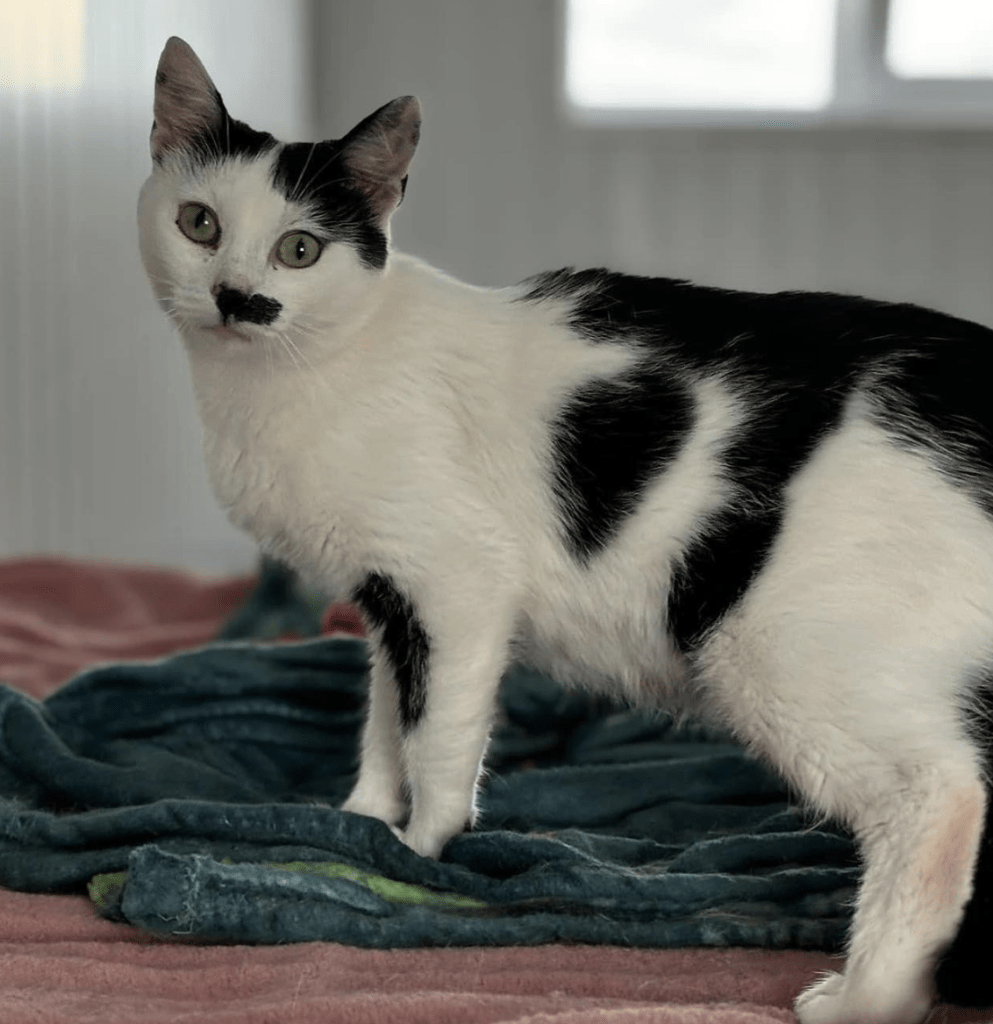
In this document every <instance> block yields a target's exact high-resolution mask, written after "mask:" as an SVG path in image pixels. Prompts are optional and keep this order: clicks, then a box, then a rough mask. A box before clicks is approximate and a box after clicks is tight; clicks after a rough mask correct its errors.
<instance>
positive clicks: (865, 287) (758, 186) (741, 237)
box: [0, 0, 993, 569]
mask: <svg viewBox="0 0 993 1024" xmlns="http://www.w3.org/2000/svg"><path fill="white" fill-rule="evenodd" d="M0 2H3V3H14V2H21V0H0ZM24 2H25V3H32V2H34V0H24ZM311 15H313V17H314V18H315V19H316V20H315V21H314V22H311V18H310V16H311ZM558 17H559V3H558V2H557V0H313V2H312V3H308V2H307V0H268V2H267V0H90V2H89V5H88V27H89V32H88V37H87V43H86V46H87V69H88V78H87V81H86V83H85V84H84V86H83V88H82V89H81V90H80V91H79V92H77V93H74V94H66V95H34V96H25V95H12V94H10V93H5V92H0V556H5V555H10V554H15V553H19V552H27V551H36V550H54V551H63V552H68V553H73V554H93V555H100V556H111V557H115V558H121V559H127V560H132V561H142V562H150V561H151V562H161V563H170V564H179V565H191V566H194V567H198V568H203V569H227V568H234V567H240V566H243V565H247V564H249V563H250V561H251V559H252V556H253V551H252V547H251V545H250V544H249V543H248V542H247V541H245V540H243V539H242V538H241V537H240V536H239V535H238V534H236V533H235V531H233V530H232V529H231V528H230V527H228V526H227V525H226V524H225V523H224V521H223V519H222V517H221V515H220V513H219V512H218V511H217V510H216V508H215V506H214V502H213V499H212V497H211V496H210V494H209V492H208V488H207V484H206V481H205V477H204V471H203V467H202V460H201V456H200V451H199V434H198V427H197V423H196V416H195V412H194V409H193V404H192V400H191V396H190V389H189V383H188V380H187V372H186V367H185V362H184V358H183V356H182V353H181V351H180V348H179V344H178V342H177V341H176V340H175V339H174V338H173V337H172V336H171V335H170V332H169V329H168V327H167V325H166V324H165V322H164V318H163V317H162V315H161V314H160V313H159V311H158V310H157V309H156V308H155V306H154V305H153V303H152V301H151V299H150V297H149V294H148V289H147V285H146V283H145V281H144V277H143V275H142V271H141V268H140V265H139V261H138V255H137V246H136V238H135V227H134V203H135V197H136V195H137V191H138V189H139V187H140V184H141V182H142V180H143V179H144V177H145V175H146V173H147V168H148V156H147V144H146V139H147V135H148V129H149V125H150V116H151V98H152V75H153V72H154V67H155V62H156V59H157V56H158V53H159V50H160V49H161V46H162V43H163V42H164V40H165V38H166V36H168V35H170V34H172V33H177V34H179V35H183V36H184V37H185V38H187V39H188V40H189V41H190V42H191V43H192V44H193V46H194V47H195V48H196V49H197V50H198V52H199V53H200V54H201V56H202V57H203V59H204V61H205V63H206V65H207V67H208V68H209V69H210V71H211V72H212V74H213V76H214V78H215V80H216V82H217V84H218V86H219V88H220V89H221V91H222V93H223V94H224V96H225V99H226V101H227V103H228V105H229V107H230V108H231V109H232V112H233V113H234V115H235V116H243V117H244V119H245V120H248V121H249V122H250V123H252V124H255V125H256V126H258V127H264V128H266V129H268V130H271V131H274V132H275V133H276V134H280V135H284V136H286V137H296V138H308V137H312V136H311V135H310V132H309V130H308V123H309V116H308V115H309V114H310V113H311V107H310V105H311V102H312V103H313V113H314V115H315V118H316V122H315V123H317V124H318V126H319V129H320V131H319V134H320V135H325V136H338V135H341V134H342V133H343V132H344V131H346V130H347V129H348V128H349V127H351V125H353V124H354V123H355V122H356V121H357V120H358V119H359V118H361V117H362V116H364V115H365V114H367V113H369V112H370V111H371V110H373V109H374V108H375V107H376V106H377V105H378V104H380V103H382V102H385V101H386V100H388V99H390V98H392V97H393V96H397V95H400V94H402V93H406V92H417V93H418V94H419V95H420V96H421V98H422V99H423V100H424V103H425V110H426V116H425V125H424V132H423V136H422V144H421V152H420V153H419V154H418V157H417V159H416V161H415V165H414V167H413V171H412V175H411V181H410V188H409V190H408V194H407V201H406V202H405V204H404V206H403V208H402V209H401V210H400V212H399V213H398V215H397V219H396V229H395V235H396V240H397V242H398V244H399V245H400V246H401V247H403V248H405V249H408V250H409V251H413V252H417V253H419V254H421V255H423V256H425V257H426V258H428V259H430V260H432V261H433V262H435V263H436V264H438V265H439V266H442V267H444V268H446V269H448V270H450V271H452V272H454V273H456V274H458V275H460V276H462V277H464V278H466V279H467V280H471V281H475V282H477V283H480V284H505V283H508V282H510V281H515V280H518V279H519V278H521V277H523V276H525V275H526V274H529V273H532V272H535V271H538V270H541V269H545V268H548V267H554V266H561V265H564V264H568V263H573V264H577V265H590V264H598V263H604V264H607V265H611V266H615V267H617V268H619V269H627V270H633V271H638V272H642V273H659V274H671V275H675V276H687V277H693V278H697V279H699V280H702V281H707V282H714V283H718V284H724V285H730V286H737V287H745V288H758V289H764V290H772V289H776V288H796V287H808V288H834V289H843V290H850V291H859V292H864V293H868V294H873V295H878V296H880V297H885V298H899V299H913V300H916V301H918V302H922V303H925V304H932V305H935V306H938V307H941V308H944V309H947V310H950V311H952V312H955V313H958V314H961V315H964V316H968V317H972V318H975V319H977V320H980V321H982V322H985V323H991V324H993V287H991V284H993V282H991V277H993V275H991V269H993V138H991V136H990V135H989V134H987V133H965V132H948V133H942V132H914V131H904V132H878V131H868V130H867V131H819V132H815V131H798V132H790V131H774V132H737V131H728V132H721V131H710V132H692V131H672V132H661V131H659V132H648V131H633V130H631V131H625V130H616V131H615V130H590V129H577V128H572V127H570V126H569V125H567V124H565V123H564V122H563V120H562V119H561V117H560V116H559V113H558V103H557V96H558V85H557V74H558V71H557V64H558V56H557V55H558V52H559V48H560V40H559V38H558V31H559V26H558ZM312 72H313V75H314V79H313V81H316V93H315V92H312V91H311V89H310V83H311V82H312V79H311V73H312ZM798 342H802V339H798Z"/></svg>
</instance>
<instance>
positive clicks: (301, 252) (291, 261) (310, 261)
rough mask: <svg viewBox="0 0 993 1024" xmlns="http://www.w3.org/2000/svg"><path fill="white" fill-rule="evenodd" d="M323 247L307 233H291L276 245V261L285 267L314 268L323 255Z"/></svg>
mask: <svg viewBox="0 0 993 1024" xmlns="http://www.w3.org/2000/svg"><path fill="white" fill-rule="evenodd" d="M322 248H323V246H322V245H321V243H320V242H318V241H317V239H316V238H314V236H313V235H308V234H307V232H306V231H291V232H290V233H289V234H288V235H284V236H283V237H282V238H281V239H280V240H279V242H278V244H277V245H276V259H278V260H279V262H280V263H282V264H283V265H284V266H287V267H293V268H294V269H297V270H299V269H302V268H304V267H312V266H313V265H314V264H315V263H316V262H317V258H318V257H319V256H320V255H321V250H322Z"/></svg>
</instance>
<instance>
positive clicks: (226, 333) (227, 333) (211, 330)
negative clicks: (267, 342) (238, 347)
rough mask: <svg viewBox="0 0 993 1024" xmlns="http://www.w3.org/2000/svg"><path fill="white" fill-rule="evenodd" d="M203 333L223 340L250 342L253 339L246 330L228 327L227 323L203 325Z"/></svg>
mask: <svg viewBox="0 0 993 1024" xmlns="http://www.w3.org/2000/svg"><path fill="white" fill-rule="evenodd" d="M203 333H204V334H206V335H208V336H210V337H214V338H220V339H222V340H224V341H241V342H250V341H252V340H253V339H252V336H251V335H250V334H248V333H247V332H246V331H244V330H242V329H241V328H238V327H230V326H228V325H227V324H214V326H213V327H205V328H203Z"/></svg>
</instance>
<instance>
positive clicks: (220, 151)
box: [153, 72, 276, 165]
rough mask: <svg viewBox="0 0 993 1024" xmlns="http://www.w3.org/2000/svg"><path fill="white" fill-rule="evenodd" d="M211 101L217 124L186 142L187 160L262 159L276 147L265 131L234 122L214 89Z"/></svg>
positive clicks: (203, 163) (206, 162)
mask: <svg viewBox="0 0 993 1024" xmlns="http://www.w3.org/2000/svg"><path fill="white" fill-rule="evenodd" d="M160 76H161V72H160ZM156 82H157V83H158V82H159V77H157V78H156ZM214 102H215V104H216V105H217V109H218V112H219V114H218V118H217V123H216V124H213V125H211V126H210V127H208V128H204V129H202V130H201V131H198V132H196V133H194V134H193V135H192V136H190V137H189V138H188V139H186V140H185V143H184V146H183V151H184V153H185V154H186V155H187V157H192V158H193V160H194V161H195V162H196V163H199V164H201V165H207V164H211V163H217V162H218V161H219V160H224V159H228V158H237V157H241V158H244V159H246V160H253V159H255V158H256V157H260V156H264V155H265V154H266V153H268V152H269V151H270V150H271V149H273V148H274V147H275V146H276V140H275V139H274V138H273V137H272V136H271V135H270V134H269V133H268V132H257V131H256V130H255V129H254V128H249V126H248V125H247V124H245V122H244V121H237V120H235V119H234V118H233V117H231V115H230V114H229V113H228V112H227V109H226V108H225V106H224V101H223V100H222V99H221V94H220V93H219V92H218V91H217V90H216V89H215V90H214ZM153 128H154V124H153ZM154 159H155V160H156V161H157V162H161V160H162V156H161V155H159V156H156V157H155V158H154Z"/></svg>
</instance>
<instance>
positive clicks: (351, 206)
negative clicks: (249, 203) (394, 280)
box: [273, 140, 387, 270]
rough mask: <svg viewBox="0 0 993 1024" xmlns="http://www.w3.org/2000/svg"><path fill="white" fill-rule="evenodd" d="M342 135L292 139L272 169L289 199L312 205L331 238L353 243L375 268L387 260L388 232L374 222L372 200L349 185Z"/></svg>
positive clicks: (314, 212) (276, 184) (330, 239)
mask: <svg viewBox="0 0 993 1024" xmlns="http://www.w3.org/2000/svg"><path fill="white" fill-rule="evenodd" d="M342 153H343V149H342V146H341V143H340V140H330V141H328V142H291V143H288V144H287V145H285V146H283V148H282V149H281V150H280V152H279V156H278V157H277V159H276V164H275V166H274V168H273V184H274V185H275V187H276V188H277V189H279V191H280V192H282V194H283V195H284V196H285V197H286V198H287V199H288V200H289V201H291V202H296V203H300V204H301V205H303V206H306V207H308V208H309V210H310V212H311V214H312V215H313V216H314V217H315V218H316V220H317V221H318V223H319V224H320V225H321V227H322V228H323V229H324V230H325V231H326V232H327V235H328V240H329V241H342V242H346V243H348V244H349V245H351V246H352V247H353V248H354V249H355V250H356V252H357V253H358V255H359V259H360V260H361V261H362V263H363V264H364V265H365V266H366V267H369V268H370V269H373V270H381V269H382V268H383V267H384V266H385V265H386V256H387V242H386V235H385V234H383V231H382V229H381V228H380V227H379V225H378V224H377V223H376V221H375V217H374V216H373V212H372V207H371V206H370V205H369V200H368V199H367V198H366V196H365V195H363V194H362V192H360V191H359V190H358V189H355V188H350V187H349V185H348V183H349V182H350V181H351V175H350V173H349V172H348V170H347V169H346V167H345V164H344V161H343V159H342Z"/></svg>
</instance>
